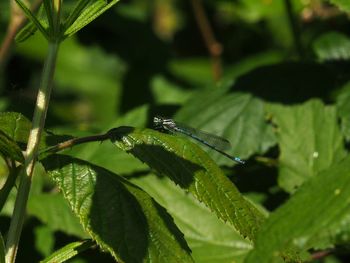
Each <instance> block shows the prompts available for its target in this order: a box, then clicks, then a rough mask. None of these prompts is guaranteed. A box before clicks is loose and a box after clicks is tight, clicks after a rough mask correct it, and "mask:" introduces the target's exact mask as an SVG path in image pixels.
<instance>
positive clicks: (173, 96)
mask: <svg viewBox="0 0 350 263" xmlns="http://www.w3.org/2000/svg"><path fill="white" fill-rule="evenodd" d="M151 88H152V93H153V96H154V99H155V101H156V103H157V104H183V103H184V102H185V101H186V100H187V99H188V98H189V97H190V96H191V94H192V93H193V92H192V91H189V90H185V89H181V88H180V87H179V86H177V85H176V84H174V83H171V82H170V81H169V80H167V79H166V78H165V77H164V76H160V75H157V76H155V77H154V78H153V79H152V83H151Z"/></svg>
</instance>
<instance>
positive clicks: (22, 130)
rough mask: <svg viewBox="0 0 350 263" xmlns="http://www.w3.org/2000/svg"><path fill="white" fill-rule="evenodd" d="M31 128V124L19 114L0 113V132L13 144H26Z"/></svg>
mask: <svg viewBox="0 0 350 263" xmlns="http://www.w3.org/2000/svg"><path fill="white" fill-rule="evenodd" d="M31 127H32V124H31V122H30V121H29V120H28V119H27V118H26V117H25V116H23V115H22V114H21V113H17V112H1V113H0V130H1V131H3V132H4V133H5V134H6V135H7V136H9V137H10V138H11V139H12V140H14V141H15V142H19V143H27V140H28V137H29V132H30V129H31Z"/></svg>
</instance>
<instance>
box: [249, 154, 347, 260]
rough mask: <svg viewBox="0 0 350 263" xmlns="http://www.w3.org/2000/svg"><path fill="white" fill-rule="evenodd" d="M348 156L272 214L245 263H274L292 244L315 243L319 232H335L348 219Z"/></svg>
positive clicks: (303, 247) (314, 178)
mask: <svg viewBox="0 0 350 263" xmlns="http://www.w3.org/2000/svg"><path fill="white" fill-rule="evenodd" d="M349 167H350V157H347V158H346V159H344V160H343V161H342V162H340V163H337V164H334V165H332V166H331V167H329V169H327V170H325V171H323V172H321V173H320V174H318V175H317V176H315V177H313V178H311V179H310V180H309V181H307V182H306V183H305V184H303V185H302V186H301V187H300V189H299V190H298V191H297V192H296V193H295V194H294V195H293V196H292V197H291V198H290V199H289V201H288V202H287V203H286V204H284V205H283V206H282V207H280V208H278V209H277V210H276V211H275V212H274V213H272V214H271V215H270V217H269V219H268V220H267V221H266V223H265V224H264V225H263V227H262V229H261V231H260V232H259V235H258V237H257V241H256V246H255V249H254V250H252V252H251V253H250V254H249V256H248V258H247V261H246V262H247V263H255V262H260V263H264V262H266V263H272V262H278V254H279V252H281V251H282V250H283V249H284V248H285V247H287V246H289V245H292V244H293V245H294V246H296V247H298V248H299V249H300V250H306V249H309V248H311V247H313V245H314V243H315V242H316V243H319V240H316V238H320V234H321V233H323V234H326V235H327V236H328V237H330V236H333V235H334V234H337V232H338V229H339V228H342V224H343V222H344V219H346V218H347V219H346V220H347V221H348V217H349V200H350V187H349V186H350V168H349Z"/></svg>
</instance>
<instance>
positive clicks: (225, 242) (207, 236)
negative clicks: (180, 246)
mask: <svg viewBox="0 0 350 263" xmlns="http://www.w3.org/2000/svg"><path fill="white" fill-rule="evenodd" d="M132 182H133V183H135V184H137V185H139V186H140V187H142V188H143V189H144V190H146V191H147V193H149V194H150V195H151V196H152V197H153V198H154V199H155V200H156V201H157V202H159V203H160V204H161V205H162V206H164V207H165V208H166V209H167V211H168V212H169V213H170V214H171V215H172V216H173V217H174V220H175V223H176V225H177V226H178V227H179V228H180V230H181V232H183V233H184V235H185V239H186V240H187V242H188V244H189V246H190V248H191V250H192V256H193V259H194V261H195V262H215V263H231V262H236V263H239V262H243V260H244V258H245V256H246V255H247V253H248V252H249V251H250V250H251V249H252V248H253V245H252V243H251V242H249V241H248V240H247V239H244V238H243V237H241V236H240V235H239V233H238V232H237V231H236V230H235V229H234V228H233V227H232V226H231V225H229V224H227V223H224V222H223V221H222V220H220V219H219V218H217V216H216V215H215V214H213V213H212V212H210V210H209V209H208V208H207V207H205V206H204V205H203V204H202V203H200V202H199V201H198V200H196V199H195V198H194V197H193V196H192V195H189V194H188V193H186V192H185V191H184V190H183V189H181V188H180V187H178V186H176V185H175V184H174V183H173V182H172V181H171V180H170V179H169V178H167V177H157V176H155V175H150V174H149V175H146V176H141V177H136V178H132Z"/></svg>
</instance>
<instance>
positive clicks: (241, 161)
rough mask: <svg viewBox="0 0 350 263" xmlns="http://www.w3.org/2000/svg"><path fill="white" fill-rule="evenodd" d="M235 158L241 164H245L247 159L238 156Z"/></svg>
mask: <svg viewBox="0 0 350 263" xmlns="http://www.w3.org/2000/svg"><path fill="white" fill-rule="evenodd" d="M234 160H235V161H236V162H238V163H240V164H245V161H243V160H241V159H240V158H238V157H234Z"/></svg>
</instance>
